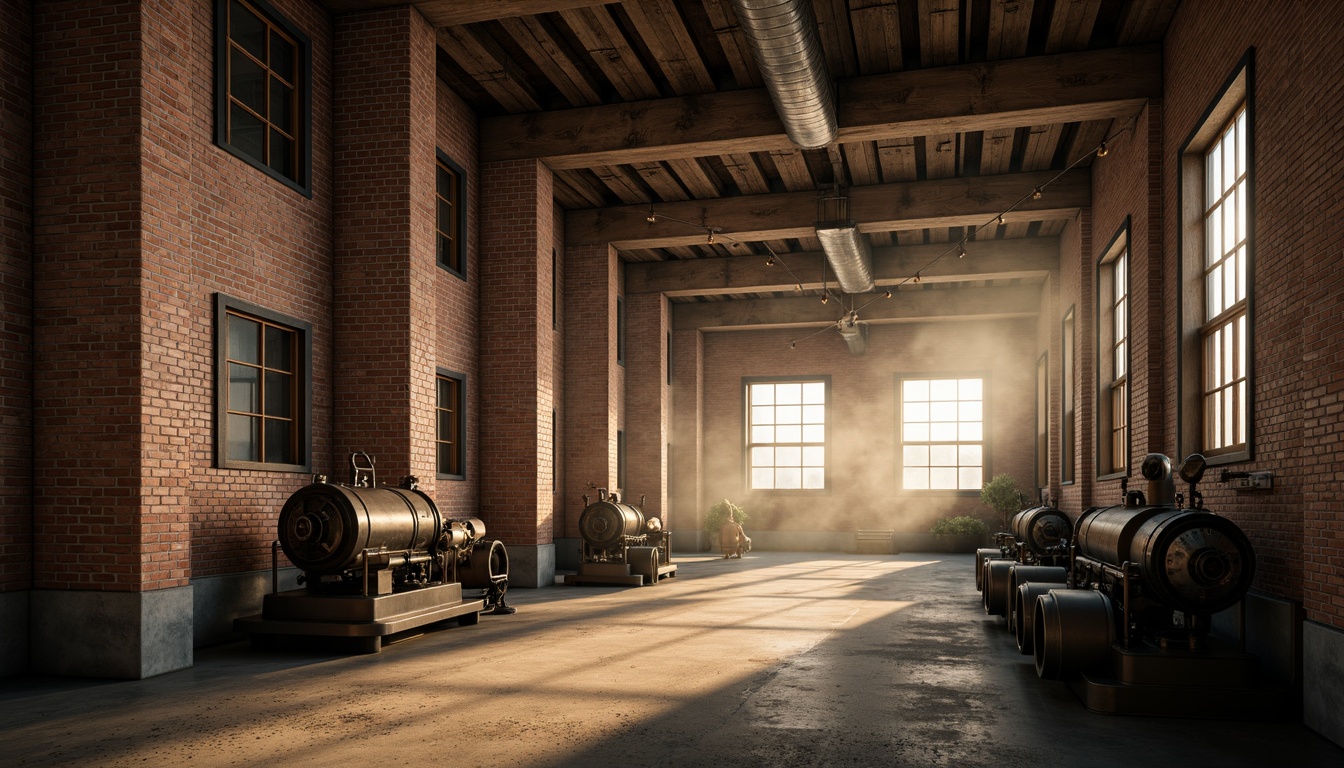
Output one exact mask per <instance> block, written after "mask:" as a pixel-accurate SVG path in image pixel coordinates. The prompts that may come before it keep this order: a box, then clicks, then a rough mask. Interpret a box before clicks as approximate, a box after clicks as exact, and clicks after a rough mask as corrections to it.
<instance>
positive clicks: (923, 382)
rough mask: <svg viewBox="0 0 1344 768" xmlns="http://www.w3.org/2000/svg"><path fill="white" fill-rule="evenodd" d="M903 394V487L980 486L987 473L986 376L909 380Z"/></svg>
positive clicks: (967, 488)
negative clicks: (979, 377)
mask: <svg viewBox="0 0 1344 768" xmlns="http://www.w3.org/2000/svg"><path fill="white" fill-rule="evenodd" d="M900 396H901V442H902V446H901V457H902V458H901V465H902V466H901V481H902V482H901V484H902V487H903V488H905V489H906V490H917V491H923V490H931V491H970V490H979V489H980V488H981V487H982V486H983V485H984V475H985V444H984V440H985V405H984V402H985V401H984V380H983V379H971V378H966V379H952V378H946V379H906V380H904V381H902V382H901V389H900Z"/></svg>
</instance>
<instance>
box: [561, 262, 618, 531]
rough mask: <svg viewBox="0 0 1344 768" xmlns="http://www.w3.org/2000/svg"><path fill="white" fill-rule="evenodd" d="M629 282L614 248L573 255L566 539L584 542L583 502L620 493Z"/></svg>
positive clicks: (568, 284) (568, 273)
mask: <svg viewBox="0 0 1344 768" xmlns="http://www.w3.org/2000/svg"><path fill="white" fill-rule="evenodd" d="M622 282H623V278H622V276H621V269H620V264H619V259H618V258H617V256H616V252H615V251H614V250H613V249H612V248H610V247H609V246H606V245H581V246H571V247H570V248H568V249H567V251H566V253H565V293H564V296H565V306H566V307H567V311H566V313H565V323H566V331H565V344H564V348H565V349H564V357H565V376H566V382H565V401H564V403H565V407H564V410H563V413H562V420H563V422H564V434H565V453H564V461H565V470H564V480H565V484H564V485H563V486H562V488H563V493H562V494H561V501H562V502H563V504H564V509H565V512H564V520H565V534H564V535H565V536H568V537H578V535H579V529H578V523H579V514H580V513H581V512H583V496H584V495H588V496H589V497H591V498H596V497H597V489H598V488H606V489H608V490H615V488H616V432H617V430H619V429H622V428H623V426H622V421H621V418H622V412H621V410H622V409H621V406H622V405H623V402H624V392H623V390H624V385H625V378H624V376H625V369H624V368H622V367H621V366H618V365H617V364H616V298H615V297H616V295H617V293H618V291H619V287H620V285H621V283H622Z"/></svg>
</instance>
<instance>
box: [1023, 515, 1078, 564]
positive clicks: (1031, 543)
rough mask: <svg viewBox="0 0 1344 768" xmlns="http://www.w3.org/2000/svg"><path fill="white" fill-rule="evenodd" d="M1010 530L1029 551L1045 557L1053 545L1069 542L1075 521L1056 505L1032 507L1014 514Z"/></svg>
mask: <svg viewBox="0 0 1344 768" xmlns="http://www.w3.org/2000/svg"><path fill="white" fill-rule="evenodd" d="M1008 530H1009V531H1010V532H1011V533H1012V534H1013V539H1015V540H1016V541H1018V542H1021V544H1022V545H1023V546H1024V547H1025V548H1026V549H1027V550H1028V551H1029V552H1031V553H1032V554H1034V555H1036V556H1037V557H1045V556H1047V555H1048V554H1050V550H1051V548H1052V547H1058V546H1059V545H1061V544H1066V543H1068V540H1069V538H1070V537H1071V536H1072V535H1073V523H1072V521H1070V520H1069V518H1068V516H1067V515H1065V514H1064V513H1063V512H1060V511H1059V510H1058V509H1055V508H1054V507H1032V508H1030V509H1024V510H1022V511H1021V512H1018V513H1017V514H1016V515H1013V519H1012V521H1011V523H1010V525H1009V527H1008Z"/></svg>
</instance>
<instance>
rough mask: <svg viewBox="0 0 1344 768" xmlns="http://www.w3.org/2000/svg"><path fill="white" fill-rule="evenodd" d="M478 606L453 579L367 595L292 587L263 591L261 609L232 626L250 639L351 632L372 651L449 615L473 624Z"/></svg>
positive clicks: (349, 634) (346, 635)
mask: <svg viewBox="0 0 1344 768" xmlns="http://www.w3.org/2000/svg"><path fill="white" fill-rule="evenodd" d="M483 607H484V602H483V601H481V600H463V599H462V585H461V584H457V583H450V584H437V585H434V586H430V587H425V588H424V589H416V590H412V591H409V592H398V593H396V594H391V595H378V596H370V597H364V596H361V595H315V594H312V593H310V592H308V590H306V589H295V590H291V591H289V592H273V593H271V594H269V595H266V596H265V597H264V598H263V599H262V603H261V614H260V615H258V616H246V617H243V618H238V619H234V620H233V628H234V629H235V630H237V631H239V632H247V633H249V634H250V635H251V636H252V641H253V644H254V645H260V644H264V642H265V641H267V640H273V639H274V638H275V637H276V636H279V635H303V636H308V637H343V638H355V640H356V643H357V644H358V646H359V649H360V650H361V651H362V652H364V653H377V652H378V651H379V650H381V649H382V641H383V638H384V637H386V636H388V635H393V634H396V633H398V632H405V631H406V630H410V629H415V628H417V627H423V626H425V625H426V624H433V623H435V622H439V621H444V620H446V619H452V618H456V619H457V620H458V623H459V624H462V625H463V626H470V625H472V624H476V623H477V622H479V621H480V617H481V613H480V612H481V609H482V608H483Z"/></svg>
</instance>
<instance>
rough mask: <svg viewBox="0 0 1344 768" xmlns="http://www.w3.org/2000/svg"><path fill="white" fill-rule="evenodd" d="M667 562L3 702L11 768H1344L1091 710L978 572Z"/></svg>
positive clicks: (908, 562)
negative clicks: (361, 634) (1020, 640)
mask: <svg viewBox="0 0 1344 768" xmlns="http://www.w3.org/2000/svg"><path fill="white" fill-rule="evenodd" d="M677 561H678V563H679V564H680V570H679V573H678V576H677V578H674V579H669V580H666V581H664V582H663V583H661V584H659V585H657V586H653V587H642V588H605V587H576V586H568V587H566V586H557V587H553V588H547V589H541V590H517V591H514V592H510V593H509V602H510V603H511V604H513V605H515V606H517V607H518V613H517V614H516V615H513V616H483V617H482V618H481V623H480V624H479V625H477V626H475V627H457V626H451V627H449V628H446V629H442V630H437V631H433V632H430V633H428V634H424V635H421V636H418V637H414V638H410V639H407V640H405V641H403V642H399V643H396V644H393V645H390V646H389V647H387V648H385V649H384V650H383V651H382V653H380V654H376V655H364V656H348V655H340V654H336V653H333V652H331V651H329V650H328V651H315V650H313V649H308V650H294V649H289V650H279V651H264V652H253V651H252V650H251V649H250V648H249V647H248V645H247V644H246V643H243V642H240V643H234V644H230V645H227V646H222V647H217V648H211V649H204V650H200V651H198V652H197V655H196V664H195V666H194V667H193V668H191V669H188V670H183V671H181V672H175V673H172V674H168V675H163V676H160V677H156V678H152V679H149V680H142V681H134V682H106V681H89V680H65V679H41V680H36V679H25V680H7V681H2V682H0V764H3V765H6V766H34V765H42V766H47V765H78V766H132V765H133V766H184V765H192V766H223V765H284V766H337V765H378V766H401V765H406V766H421V765H451V766H492V765H499V766H570V765H572V766H699V765H725V766H767V765H768V766H814V765H824V766H836V765H883V766H892V765H912V766H933V765H948V766H979V765H983V766H998V767H1002V768H1009V767H1011V766H1126V767H1128V766H1136V765H1142V766H1168V765H1170V766H1181V768H1193V767H1194V766H1220V767H1224V768H1226V767H1231V766H1284V765H1292V766H1331V767H1332V768H1340V766H1344V750H1341V749H1339V748H1338V747H1336V746H1334V745H1332V744H1330V743H1329V742H1327V741H1326V740H1325V739H1323V738H1321V737H1320V736H1318V735H1316V734H1315V733H1313V732H1311V731H1309V730H1307V729H1306V728H1304V727H1303V726H1301V725H1299V724H1296V723H1295V722H1270V723H1235V722H1219V721H1207V720H1198V719H1189V720H1185V719H1158V718H1142V717H1121V716H1106V715H1096V714H1091V713H1089V712H1088V711H1087V710H1086V709H1084V708H1083V706H1082V705H1081V704H1080V703H1079V702H1078V700H1077V699H1075V698H1074V696H1073V694H1072V693H1071V692H1070V691H1069V689H1068V688H1067V687H1066V686H1065V685H1064V684H1062V683H1057V682H1045V681H1041V680H1039V679H1037V678H1036V674H1035V670H1034V667H1033V666H1032V663H1031V661H1030V657H1026V656H1020V655H1018V653H1017V650H1016V648H1015V647H1014V646H1013V643H1012V639H1011V637H1010V636H1009V635H1008V633H1007V632H1006V630H1005V629H1004V624H1003V620H1002V619H991V618H989V617H987V616H985V614H984V612H983V610H982V609H981V607H980V596H979V593H977V592H976V591H975V584H974V582H973V580H972V570H971V556H970V555H950V556H949V555H938V556H935V555H920V554H905V555H898V556H890V557H887V556H882V557H876V556H864V555H841V554H806V553H759V552H753V553H751V554H750V555H748V556H747V558H746V559H744V560H741V561H739V560H732V561H724V560H720V559H711V558H707V557H699V558H696V557H689V558H688V557H684V556H683V557H678V558H677Z"/></svg>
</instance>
